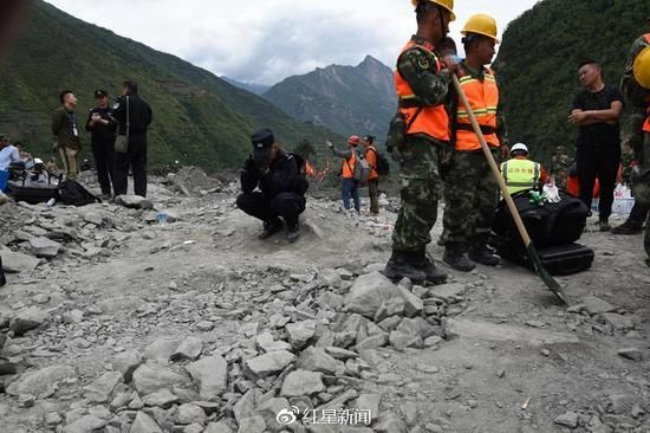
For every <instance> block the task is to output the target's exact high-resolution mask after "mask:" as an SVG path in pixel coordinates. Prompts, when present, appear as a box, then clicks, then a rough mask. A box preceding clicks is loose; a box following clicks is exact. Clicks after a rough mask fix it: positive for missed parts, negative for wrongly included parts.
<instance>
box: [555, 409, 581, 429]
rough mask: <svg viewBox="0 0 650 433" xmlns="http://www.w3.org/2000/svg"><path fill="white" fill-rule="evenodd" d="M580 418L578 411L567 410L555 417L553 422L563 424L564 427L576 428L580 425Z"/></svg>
mask: <svg viewBox="0 0 650 433" xmlns="http://www.w3.org/2000/svg"><path fill="white" fill-rule="evenodd" d="M579 419H580V416H579V415H578V414H577V413H574V412H567V413H565V414H562V415H560V416H558V417H557V418H555V419H554V420H553V422H554V423H555V424H557V425H561V426H563V427H569V428H572V429H573V428H576V427H578V420H579Z"/></svg>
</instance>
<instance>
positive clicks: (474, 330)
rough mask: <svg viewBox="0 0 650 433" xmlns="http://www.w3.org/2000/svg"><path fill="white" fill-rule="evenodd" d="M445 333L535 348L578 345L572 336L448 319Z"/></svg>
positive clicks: (505, 325)
mask: <svg viewBox="0 0 650 433" xmlns="http://www.w3.org/2000/svg"><path fill="white" fill-rule="evenodd" d="M447 333H448V334H449V335H456V336H459V337H461V338H467V339H471V340H483V341H497V342H499V341H509V342H513V341H518V342H526V343H529V344H531V345H536V346H542V345H544V346H551V345H555V344H579V343H580V340H579V339H578V337H576V336H575V335H573V334H568V333H559V332H551V331H546V330H538V329H529V328H524V327H520V326H513V325H507V324H499V325H495V324H493V323H489V322H473V321H470V320H460V319H449V320H448V321H447Z"/></svg>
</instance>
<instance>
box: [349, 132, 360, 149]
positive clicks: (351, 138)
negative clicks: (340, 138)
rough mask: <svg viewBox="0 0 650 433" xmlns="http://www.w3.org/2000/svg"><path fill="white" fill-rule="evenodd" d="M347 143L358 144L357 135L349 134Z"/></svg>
mask: <svg viewBox="0 0 650 433" xmlns="http://www.w3.org/2000/svg"><path fill="white" fill-rule="evenodd" d="M348 144H351V145H353V146H355V147H356V146H358V145H359V137H358V136H357V135H351V136H350V138H348Z"/></svg>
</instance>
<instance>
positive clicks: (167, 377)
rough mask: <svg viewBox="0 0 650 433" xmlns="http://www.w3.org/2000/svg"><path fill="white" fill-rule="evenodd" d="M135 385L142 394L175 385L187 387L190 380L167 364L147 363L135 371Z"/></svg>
mask: <svg viewBox="0 0 650 433" xmlns="http://www.w3.org/2000/svg"><path fill="white" fill-rule="evenodd" d="M133 385H134V387H135V389H136V390H137V391H138V393H140V395H147V394H151V393H154V392H156V391H161V390H163V389H172V388H174V386H178V387H180V388H186V387H189V386H190V381H189V379H188V378H187V377H185V376H183V375H180V374H178V373H176V372H175V371H173V370H171V369H169V368H167V367H165V366H162V365H158V364H154V363H146V364H143V365H141V366H140V367H138V369H137V370H135V372H134V373H133Z"/></svg>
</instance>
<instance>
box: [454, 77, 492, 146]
mask: <svg viewBox="0 0 650 433" xmlns="http://www.w3.org/2000/svg"><path fill="white" fill-rule="evenodd" d="M459 81H460V87H461V88H462V89H463V92H464V93H465V96H466V97H467V101H468V102H469V104H470V105H471V107H472V111H473V112H474V116H475V117H476V121H477V122H478V124H479V125H480V126H481V130H482V131H483V136H484V137H485V141H486V142H487V143H488V145H489V146H491V147H499V145H500V142H499V137H497V132H496V129H497V107H498V106H499V88H498V87H497V80H496V78H495V77H494V72H492V70H491V69H489V68H488V69H487V71H485V72H484V73H483V81H481V80H479V79H476V78H474V77H472V76H471V75H463V76H462V77H461V78H460V79H459ZM455 146H456V150H460V151H465V152H467V151H474V150H479V149H480V148H481V142H480V141H479V139H478V136H477V135H476V133H475V132H474V129H473V128H472V122H471V121H470V119H469V113H468V112H467V110H466V109H465V106H464V105H463V104H462V103H461V102H460V101H459V102H458V111H457V113H456V144H455Z"/></svg>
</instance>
